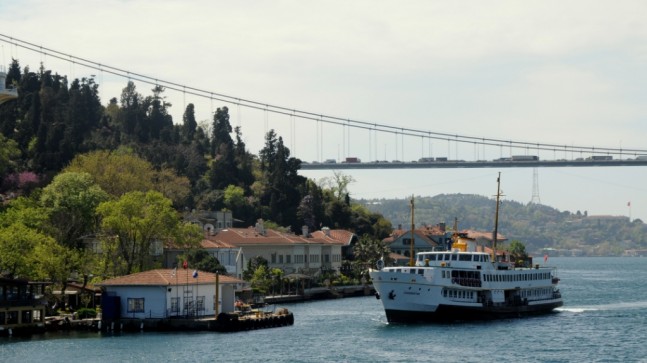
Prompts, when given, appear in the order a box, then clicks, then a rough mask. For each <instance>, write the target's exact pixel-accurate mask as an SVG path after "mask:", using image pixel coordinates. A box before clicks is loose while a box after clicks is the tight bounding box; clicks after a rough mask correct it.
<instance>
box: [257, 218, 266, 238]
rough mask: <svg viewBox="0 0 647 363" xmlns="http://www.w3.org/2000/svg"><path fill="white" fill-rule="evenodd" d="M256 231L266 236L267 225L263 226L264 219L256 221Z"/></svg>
mask: <svg viewBox="0 0 647 363" xmlns="http://www.w3.org/2000/svg"><path fill="white" fill-rule="evenodd" d="M255 229H256V233H258V234H260V235H262V236H264V235H265V227H263V220H262V219H259V220H257V221H256V227H255Z"/></svg>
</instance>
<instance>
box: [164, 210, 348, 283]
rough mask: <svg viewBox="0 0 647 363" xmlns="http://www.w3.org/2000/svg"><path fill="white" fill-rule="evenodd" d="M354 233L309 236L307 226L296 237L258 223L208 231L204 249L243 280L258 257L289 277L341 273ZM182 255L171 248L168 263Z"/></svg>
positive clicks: (313, 234) (327, 232) (327, 233)
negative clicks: (252, 260)
mask: <svg viewBox="0 0 647 363" xmlns="http://www.w3.org/2000/svg"><path fill="white" fill-rule="evenodd" d="M351 234H352V233H350V232H347V233H345V234H344V233H338V231H330V230H328V231H323V232H321V233H309V232H308V230H307V227H304V229H303V230H302V234H300V235H296V234H294V233H290V232H281V231H276V230H273V229H269V228H265V226H264V225H263V221H262V220H259V221H258V222H257V223H256V225H255V226H253V227H248V228H223V229H215V231H205V237H204V239H203V240H202V242H201V246H202V248H204V249H205V250H207V251H208V252H209V254H211V255H213V256H214V257H216V258H217V259H218V261H220V263H221V264H223V265H224V266H225V267H226V268H227V272H228V273H232V274H234V276H236V277H238V278H242V273H243V270H244V269H245V268H246V267H247V262H248V261H249V260H250V259H252V258H255V257H262V258H264V259H265V260H267V262H268V267H269V268H270V269H272V268H278V269H281V270H282V271H283V272H284V273H285V274H286V275H288V274H293V273H298V274H305V275H307V276H316V275H317V274H319V273H321V272H322V271H335V272H338V271H339V269H340V268H341V261H342V253H343V252H342V248H343V247H344V246H345V245H350V243H351V240H353V237H352V236H351ZM183 252H184V251H182V250H178V249H172V248H170V249H169V250H168V251H167V252H166V253H167V254H168V256H167V257H165V261H166V263H173V261H175V260H177V255H179V254H180V253H183ZM171 254H173V255H174V256H171Z"/></svg>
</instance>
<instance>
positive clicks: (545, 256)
mask: <svg viewBox="0 0 647 363" xmlns="http://www.w3.org/2000/svg"><path fill="white" fill-rule="evenodd" d="M546 262H548V254H545V255H544V263H546Z"/></svg>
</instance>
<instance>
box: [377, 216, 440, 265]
mask: <svg viewBox="0 0 647 363" xmlns="http://www.w3.org/2000/svg"><path fill="white" fill-rule="evenodd" d="M411 237H412V236H411V230H404V229H402V227H399V228H398V229H396V230H394V231H393V232H392V233H391V235H390V236H389V237H387V238H385V239H384V240H383V242H384V243H386V244H388V246H389V248H390V249H391V252H394V253H397V254H399V255H402V256H406V257H409V256H411V247H412V246H411V244H412V238H411ZM450 239H451V234H450V233H449V232H447V231H446V229H445V224H444V223H441V224H439V225H436V226H431V227H430V226H422V227H419V228H415V229H414V230H413V255H414V256H415V254H416V253H418V252H427V251H438V250H445V249H447V244H448V241H449V240H450Z"/></svg>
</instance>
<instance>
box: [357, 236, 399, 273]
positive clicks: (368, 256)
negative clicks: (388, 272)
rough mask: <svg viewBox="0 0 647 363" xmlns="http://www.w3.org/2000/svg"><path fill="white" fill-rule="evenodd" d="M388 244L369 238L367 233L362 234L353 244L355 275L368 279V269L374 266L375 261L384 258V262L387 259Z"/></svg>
mask: <svg viewBox="0 0 647 363" xmlns="http://www.w3.org/2000/svg"><path fill="white" fill-rule="evenodd" d="M390 252H391V251H390V249H389V246H387V245H386V244H385V243H384V242H382V241H381V240H378V239H374V238H371V237H370V236H368V235H363V236H362V237H361V238H360V239H359V241H358V242H357V243H356V244H355V245H354V246H353V255H354V258H355V259H354V261H353V272H354V274H355V276H356V277H358V278H361V279H364V281H368V280H369V279H370V277H369V275H368V269H369V268H372V267H374V266H375V263H376V262H377V261H378V260H379V259H381V258H384V259H385V260H386V262H387V263H388V262H390V261H388V259H389V253H390Z"/></svg>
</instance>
